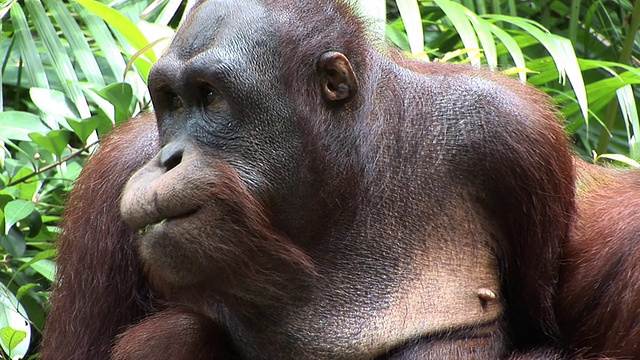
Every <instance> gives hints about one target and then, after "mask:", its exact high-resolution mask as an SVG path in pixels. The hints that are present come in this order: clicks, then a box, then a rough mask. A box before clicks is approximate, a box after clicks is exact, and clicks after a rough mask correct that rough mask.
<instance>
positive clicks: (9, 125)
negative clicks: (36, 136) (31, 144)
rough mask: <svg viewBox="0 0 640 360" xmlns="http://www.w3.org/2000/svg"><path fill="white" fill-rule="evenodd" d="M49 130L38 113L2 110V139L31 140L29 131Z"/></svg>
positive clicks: (0, 119)
mask: <svg viewBox="0 0 640 360" xmlns="http://www.w3.org/2000/svg"><path fill="white" fill-rule="evenodd" d="M49 130H50V129H49V128H48V127H47V126H46V125H45V124H43V123H42V121H41V120H40V118H39V117H38V116H37V115H34V114H31V113H28V112H23V111H5V112H0V141H6V140H18V141H30V140H31V139H30V138H29V133H32V132H41V133H46V132H47V131H49Z"/></svg>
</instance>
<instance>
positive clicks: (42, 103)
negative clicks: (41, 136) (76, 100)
mask: <svg viewBox="0 0 640 360" xmlns="http://www.w3.org/2000/svg"><path fill="white" fill-rule="evenodd" d="M29 95H31V101H33V103H34V104H35V105H36V106H37V107H38V109H40V110H41V111H42V112H45V113H47V114H51V115H53V116H58V117H60V118H78V117H80V115H79V114H78V111H77V110H76V109H75V106H74V105H73V103H71V102H70V101H69V99H68V98H67V97H66V96H65V94H64V93H63V92H62V91H58V90H53V89H43V88H35V87H34V88H31V89H29Z"/></svg>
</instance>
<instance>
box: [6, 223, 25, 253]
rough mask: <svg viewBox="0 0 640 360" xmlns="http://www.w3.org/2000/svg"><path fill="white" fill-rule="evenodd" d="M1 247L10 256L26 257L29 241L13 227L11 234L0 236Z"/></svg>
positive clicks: (10, 230)
mask: <svg viewBox="0 0 640 360" xmlns="http://www.w3.org/2000/svg"><path fill="white" fill-rule="evenodd" d="M0 246H1V247H2V248H4V249H5V250H6V251H7V252H8V253H9V255H11V256H13V257H15V258H19V257H21V256H24V253H25V251H26V249H27V241H26V239H25V238H24V235H23V234H22V232H21V231H20V230H18V229H17V228H15V227H12V228H11V229H9V234H7V235H1V234H0Z"/></svg>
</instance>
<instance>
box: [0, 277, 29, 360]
mask: <svg viewBox="0 0 640 360" xmlns="http://www.w3.org/2000/svg"><path fill="white" fill-rule="evenodd" d="M28 320H29V317H28V316H27V312H26V311H25V309H24V307H23V306H22V304H20V302H18V299H17V298H16V297H15V295H13V293H12V292H11V290H9V289H8V288H7V287H6V286H5V285H4V284H3V283H2V282H0V347H2V350H3V351H4V352H5V353H6V354H8V355H9V358H10V359H12V360H14V359H15V360H17V359H21V358H23V357H24V356H25V355H26V354H27V352H28V351H29V343H30V342H31V326H30V325H29V321H28ZM6 328H10V329H13V332H11V331H8V330H4V329H6ZM17 332H23V333H24V336H23V337H22V339H20V340H19V341H17V340H18V338H19V337H20V336H21V335H20V334H19V333H17Z"/></svg>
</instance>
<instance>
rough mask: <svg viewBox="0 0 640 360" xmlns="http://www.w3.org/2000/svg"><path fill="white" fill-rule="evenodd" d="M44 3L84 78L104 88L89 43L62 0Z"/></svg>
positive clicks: (46, 0)
mask: <svg viewBox="0 0 640 360" xmlns="http://www.w3.org/2000/svg"><path fill="white" fill-rule="evenodd" d="M44 3H45V4H46V5H47V7H48V8H49V9H50V10H51V12H52V13H53V17H54V18H55V19H56V21H57V22H58V25H59V26H60V29H62V33H63V34H64V37H65V39H66V40H67V41H69V49H70V50H71V52H72V53H73V56H74V57H75V60H76V63H77V64H78V66H79V67H80V69H81V70H82V73H83V74H84V76H85V77H86V78H87V80H88V81H89V82H91V83H93V84H96V85H98V86H104V85H105V83H104V78H103V76H102V72H101V71H100V67H99V66H98V62H97V61H96V59H95V57H94V56H93V52H92V51H91V48H89V41H88V40H87V39H86V38H85V37H84V35H83V33H82V29H80V26H78V23H77V22H76V20H75V19H74V18H73V16H72V15H71V13H70V12H69V10H68V9H67V7H66V5H65V3H64V2H63V1H62V0H44Z"/></svg>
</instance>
